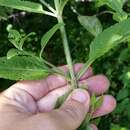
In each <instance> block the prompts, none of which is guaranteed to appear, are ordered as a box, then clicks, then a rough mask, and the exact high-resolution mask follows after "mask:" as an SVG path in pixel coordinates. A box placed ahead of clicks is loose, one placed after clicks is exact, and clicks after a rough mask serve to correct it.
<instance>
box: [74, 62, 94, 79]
mask: <svg viewBox="0 0 130 130" xmlns="http://www.w3.org/2000/svg"><path fill="white" fill-rule="evenodd" d="M92 62H93V61H90V60H88V61H87V62H86V63H85V64H84V66H83V67H82V68H81V70H80V71H79V72H78V74H77V75H76V77H77V80H79V79H80V78H81V77H82V76H83V75H84V74H85V72H86V71H87V70H88V68H89V66H90V65H91V63H92Z"/></svg>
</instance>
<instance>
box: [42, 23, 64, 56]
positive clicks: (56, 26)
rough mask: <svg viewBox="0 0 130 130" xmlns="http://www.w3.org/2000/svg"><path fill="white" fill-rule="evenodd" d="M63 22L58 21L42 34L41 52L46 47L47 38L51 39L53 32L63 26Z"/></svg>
mask: <svg viewBox="0 0 130 130" xmlns="http://www.w3.org/2000/svg"><path fill="white" fill-rule="evenodd" d="M63 25H64V24H63V23H58V24H56V25H55V26H53V27H52V28H51V29H50V30H49V31H48V32H47V33H46V34H44V35H43V37H42V39H41V48H42V49H41V53H40V54H42V52H43V51H44V48H45V47H46V45H47V43H48V42H49V40H50V39H51V37H52V36H53V35H54V34H55V32H56V31H57V30H58V29H59V28H60V27H61V26H63Z"/></svg>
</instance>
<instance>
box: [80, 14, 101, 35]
mask: <svg viewBox="0 0 130 130" xmlns="http://www.w3.org/2000/svg"><path fill="white" fill-rule="evenodd" d="M78 20H79V22H80V24H81V25H82V26H83V27H84V28H85V29H86V30H87V31H88V32H90V33H91V34H92V35H93V36H95V37H96V36H97V35H98V34H100V33H101V32H102V30H103V27H102V25H101V23H100V21H99V19H98V18H97V17H96V16H95V15H94V16H81V15H79V16H78Z"/></svg>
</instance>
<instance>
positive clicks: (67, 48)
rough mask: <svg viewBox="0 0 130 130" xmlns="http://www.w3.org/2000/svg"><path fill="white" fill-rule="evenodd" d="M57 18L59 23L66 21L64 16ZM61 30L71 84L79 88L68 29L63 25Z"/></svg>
mask: <svg viewBox="0 0 130 130" xmlns="http://www.w3.org/2000/svg"><path fill="white" fill-rule="evenodd" d="M57 19H58V22H59V23H64V21H63V19H62V16H58V17H57ZM60 32H61V36H62V40H63V46H64V52H65V56H66V61H67V64H68V68H69V72H70V76H71V85H72V87H73V88H77V87H78V86H77V80H76V76H75V73H74V69H73V63H72V59H71V54H70V49H69V44H68V39H67V35H66V30H65V27H64V26H62V27H61V28H60Z"/></svg>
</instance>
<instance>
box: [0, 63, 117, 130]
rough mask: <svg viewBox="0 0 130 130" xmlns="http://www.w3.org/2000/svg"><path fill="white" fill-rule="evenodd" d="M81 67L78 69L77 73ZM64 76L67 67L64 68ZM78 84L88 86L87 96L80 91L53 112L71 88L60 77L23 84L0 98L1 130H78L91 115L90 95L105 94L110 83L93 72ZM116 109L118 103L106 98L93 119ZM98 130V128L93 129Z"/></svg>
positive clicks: (79, 65)
mask: <svg viewBox="0 0 130 130" xmlns="http://www.w3.org/2000/svg"><path fill="white" fill-rule="evenodd" d="M81 67H82V64H76V65H75V67H74V68H75V71H76V72H78V71H79V69H80V68H81ZM61 69H62V70H64V71H65V72H66V71H67V67H66V66H63V67H61ZM79 84H84V85H86V86H88V92H87V91H85V90H82V89H77V90H75V91H74V92H72V94H71V95H70V96H69V98H68V99H67V101H65V103H64V104H63V105H62V106H61V107H60V108H59V109H57V110H54V106H55V103H56V101H57V99H58V97H60V96H62V95H63V94H65V93H66V92H67V91H68V90H69V88H70V86H69V85H67V83H66V81H65V79H64V78H62V77H61V76H55V75H52V76H49V77H48V78H46V79H43V80H39V81H20V82H18V83H16V84H14V85H13V86H11V87H10V88H9V89H7V90H6V91H4V92H3V93H1V94H0V130H76V129H77V128H78V127H79V126H80V124H81V123H82V121H83V120H84V118H85V115H86V114H87V112H88V111H89V106H90V95H91V93H95V94H96V95H97V96H99V95H101V94H103V93H104V92H106V91H107V90H108V88H109V81H108V79H107V78H106V77H105V76H103V75H96V76H93V72H92V69H91V68H89V70H88V71H87V72H86V73H85V74H84V76H82V77H81V79H80V81H79ZM115 107H116V101H115V99H114V98H113V97H112V96H110V95H104V101H103V104H102V106H101V107H100V108H99V109H98V110H96V111H95V112H94V114H93V117H99V116H103V115H105V114H108V113H110V112H112V111H113V109H114V108H115ZM91 127H92V128H93V130H97V127H96V126H95V125H91Z"/></svg>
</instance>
